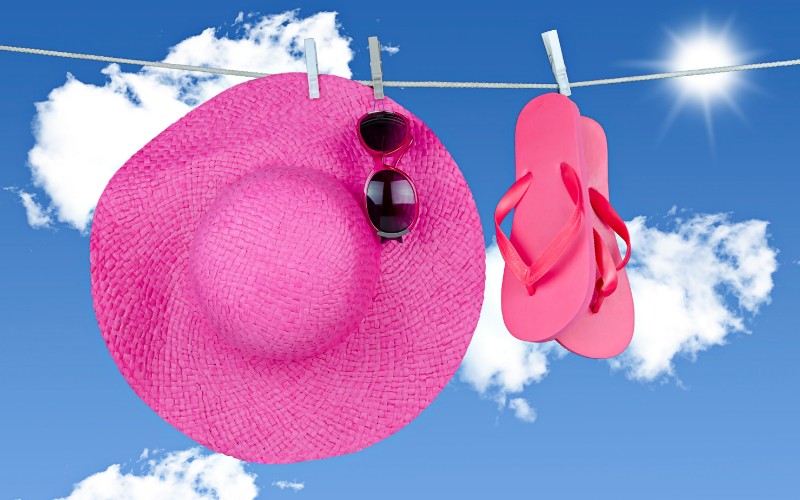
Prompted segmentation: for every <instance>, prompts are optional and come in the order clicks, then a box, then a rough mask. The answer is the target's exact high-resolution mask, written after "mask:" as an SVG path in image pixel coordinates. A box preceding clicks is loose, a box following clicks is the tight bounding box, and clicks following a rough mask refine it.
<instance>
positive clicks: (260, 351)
mask: <svg viewBox="0 0 800 500" xmlns="http://www.w3.org/2000/svg"><path fill="white" fill-rule="evenodd" d="M379 259H380V244H379V243H378V241H377V238H376V236H375V234H374V233H373V232H372V231H371V230H370V228H369V224H368V222H367V221H366V220H365V216H364V213H363V210H361V207H360V206H359V204H358V202H357V201H356V198H355V197H354V196H353V195H352V194H351V193H350V192H349V191H348V190H347V189H346V188H345V187H344V186H343V185H342V183H341V182H339V181H338V180H337V179H336V178H335V177H333V176H331V175H328V174H325V173H321V172H318V171H316V170H313V169H308V168H301V167H270V168H263V169H259V170H256V171H254V172H252V173H250V174H248V175H246V176H244V177H242V178H241V179H240V180H239V181H238V182H236V183H235V184H233V185H231V186H228V187H227V188H226V189H224V190H222V191H221V192H220V194H219V195H218V197H217V198H216V200H215V201H214V202H213V203H212V205H211V207H210V208H209V210H208V211H207V212H206V214H204V216H203V217H202V218H201V220H200V224H199V226H198V228H197V230H196V232H195V236H194V241H193V243H192V248H191V253H190V261H189V265H190V270H191V271H190V272H191V279H192V285H193V288H194V291H195V293H196V295H197V298H198V302H199V304H200V305H201V307H202V308H203V312H204V316H205V318H206V319H207V320H208V321H210V323H211V324H212V325H213V327H214V330H216V332H217V333H218V334H219V335H220V337H221V339H223V341H225V342H228V343H230V344H231V345H234V346H236V347H237V348H238V349H239V350H240V351H241V352H242V353H244V354H246V355H252V356H258V357H263V358H267V359H273V360H278V361H293V360H299V359H305V358H308V357H311V356H314V355H317V354H320V353H322V352H324V351H326V350H328V349H331V348H333V347H334V346H336V345H337V344H338V343H340V342H342V340H344V339H345V338H346V337H347V336H348V335H349V334H350V333H352V332H353V331H355V330H356V329H357V328H358V325H359V323H360V322H361V320H362V319H363V317H364V316H365V315H366V313H367V312H368V309H369V307H370V305H371V303H372V298H373V293H374V289H375V285H376V282H377V278H378V273H379V265H380V262H379Z"/></svg>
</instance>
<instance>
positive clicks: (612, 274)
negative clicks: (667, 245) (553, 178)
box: [556, 117, 634, 358]
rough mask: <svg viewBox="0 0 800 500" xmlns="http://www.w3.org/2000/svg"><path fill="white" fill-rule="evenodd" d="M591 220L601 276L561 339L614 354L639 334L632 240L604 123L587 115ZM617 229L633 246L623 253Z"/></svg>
mask: <svg viewBox="0 0 800 500" xmlns="http://www.w3.org/2000/svg"><path fill="white" fill-rule="evenodd" d="M581 130H582V132H583V141H584V146H583V147H584V154H585V160H586V163H585V165H586V179H587V180H588V184H589V201H590V205H591V208H590V210H589V211H590V212H591V215H590V220H591V222H592V226H593V227H594V231H593V237H594V243H595V259H596V265H597V276H598V277H597V280H596V282H595V287H594V292H593V295H592V300H591V303H590V305H589V306H588V307H586V308H584V310H583V311H582V312H581V313H580V314H579V315H578V317H577V318H576V319H575V321H574V322H573V323H572V324H571V325H569V326H568V327H567V328H566V329H565V330H564V331H562V332H561V333H559V335H558V337H557V338H556V340H557V341H558V343H559V344H561V345H562V346H564V347H566V348H567V349H569V350H570V351H572V352H574V353H575V354H580V355H581V356H586V357H587V358H611V357H614V356H616V355H618V354H620V353H622V351H624V350H625V349H626V348H627V347H628V344H630V342H631V338H632V337H633V321H634V314H633V297H632V295H631V286H630V283H629V282H628V275H627V273H626V272H625V269H624V268H625V265H626V264H627V263H628V260H629V259H630V256H631V242H630V236H629V235H628V228H627V227H626V226H625V222H624V221H623V220H622V219H621V218H620V216H619V215H618V214H617V212H616V210H614V207H612V206H611V203H610V202H609V201H608V144H607V142H606V134H605V132H603V128H602V127H601V126H600V124H599V123H597V122H596V121H594V120H592V119H591V118H586V117H581ZM615 234H618V235H619V236H620V237H621V238H622V239H623V240H624V241H625V244H626V245H627V246H628V248H627V250H626V253H625V257H621V256H620V252H619V247H618V246H617V240H616V236H615Z"/></svg>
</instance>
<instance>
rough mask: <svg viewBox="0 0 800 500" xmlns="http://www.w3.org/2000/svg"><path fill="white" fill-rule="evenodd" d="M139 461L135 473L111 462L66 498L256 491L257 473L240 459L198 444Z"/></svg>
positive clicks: (200, 496) (238, 499)
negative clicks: (204, 449) (208, 452)
mask: <svg viewBox="0 0 800 500" xmlns="http://www.w3.org/2000/svg"><path fill="white" fill-rule="evenodd" d="M142 456H147V453H146V452H143V453H142ZM140 460H141V459H140ZM141 465H142V467H141V468H142V471H141V472H140V473H138V474H137V473H135V472H124V473H123V472H121V469H122V467H121V466H120V465H119V464H114V465H111V466H110V467H109V468H108V469H106V470H104V471H103V472H98V473H97V474H94V475H91V476H89V477H87V478H86V479H84V480H83V481H81V482H80V483H78V484H76V485H75V488H74V489H73V490H72V493H71V494H70V495H69V496H68V497H66V499H67V500H84V499H85V500H104V499H108V500H111V499H114V500H139V499H141V500H150V499H153V498H181V499H187V500H204V499H219V500H247V499H253V498H255V497H256V495H258V488H257V487H256V483H255V479H256V476H255V474H252V473H248V472H247V471H245V469H244V463H243V462H240V461H239V460H236V459H235V458H231V457H228V456H225V455H221V454H216V453H214V454H210V455H207V454H203V453H202V452H201V451H200V448H192V449H189V450H185V451H178V452H172V453H168V454H167V455H166V456H163V457H161V458H160V459H158V460H156V459H151V460H148V461H147V462H145V463H142V464H141Z"/></svg>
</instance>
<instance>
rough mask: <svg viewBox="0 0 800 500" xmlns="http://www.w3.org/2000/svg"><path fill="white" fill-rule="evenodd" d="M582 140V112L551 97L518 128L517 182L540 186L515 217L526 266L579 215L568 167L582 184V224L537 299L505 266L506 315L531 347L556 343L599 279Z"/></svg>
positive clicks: (531, 108) (514, 232)
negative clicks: (568, 185) (564, 167)
mask: <svg viewBox="0 0 800 500" xmlns="http://www.w3.org/2000/svg"><path fill="white" fill-rule="evenodd" d="M582 146H583V139H582V132H581V126H580V114H579V112H578V108H577V106H576V105H575V104H574V103H573V102H572V101H571V100H569V99H568V98H567V97H565V96H562V95H560V94H555V93H549V94H544V95H541V96H539V97H536V98H535V99H533V100H532V101H531V102H529V103H528V104H527V105H526V106H525V108H523V110H522V112H521V113H520V115H519V118H518V120H517V128H516V178H517V179H520V178H521V177H523V176H524V175H526V174H527V173H528V172H530V173H531V175H532V177H533V180H532V183H531V186H530V188H529V189H528V191H527V192H526V193H525V195H524V196H523V198H522V199H521V201H520V202H519V204H518V205H517V207H516V209H515V211H514V220H513V223H512V226H511V238H510V240H511V243H512V244H513V246H514V247H515V248H516V249H517V251H518V252H519V254H520V256H521V257H522V259H523V260H525V261H526V262H527V263H529V264H530V263H532V262H533V261H535V260H536V259H537V257H538V256H540V255H541V254H542V252H543V251H544V250H545V248H546V247H547V245H548V244H549V243H550V242H551V241H552V240H553V238H554V237H555V236H556V234H557V233H558V232H559V230H560V229H561V228H562V227H563V226H564V224H565V223H566V221H567V220H568V219H569V218H570V216H571V214H572V213H573V211H574V210H575V204H574V203H573V202H572V200H571V199H570V196H569V194H568V193H567V191H566V190H565V186H564V181H563V179H562V174H561V164H562V163H567V164H568V165H570V166H571V167H572V168H573V169H574V170H575V172H576V173H577V175H578V177H579V178H580V182H581V190H582V193H581V196H582V197H583V200H584V201H583V219H582V221H581V224H580V227H579V229H578V233H577V235H576V236H575V238H574V239H573V240H572V241H571V242H570V243H569V246H568V247H567V248H566V250H565V252H564V254H563V255H561V257H560V259H559V260H558V261H557V262H556V264H554V265H553V267H552V268H550V270H549V271H548V272H547V273H546V274H545V275H544V276H542V277H541V279H540V280H539V281H538V282H537V283H536V286H535V288H536V290H535V293H534V294H533V295H531V294H530V293H529V292H528V290H527V288H526V286H525V285H524V284H523V283H522V282H520V281H519V280H518V279H517V278H516V277H515V275H514V274H513V272H512V271H511V270H510V269H509V267H508V266H506V269H505V273H504V275H503V288H502V311H503V320H504V322H505V325H506V328H507V329H508V331H509V332H511V334H512V335H513V336H514V337H516V338H518V339H520V340H525V341H530V342H545V341H548V340H552V339H553V338H555V337H556V335H557V334H558V333H559V332H561V331H562V330H564V329H565V328H566V327H567V326H569V325H570V323H571V322H572V321H573V320H574V319H575V317H576V316H577V315H578V314H579V313H580V312H581V311H583V310H584V309H586V308H587V307H588V306H589V301H590V300H591V297H592V290H593V286H594V277H595V263H594V253H593V252H594V250H593V243H592V232H591V226H590V219H589V218H588V211H589V209H587V207H588V206H589V197H588V187H587V186H588V183H587V182H586V180H585V179H586V176H585V174H584V172H583V171H584V167H583V164H584V159H583V149H582Z"/></svg>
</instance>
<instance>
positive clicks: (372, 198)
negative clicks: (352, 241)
mask: <svg viewBox="0 0 800 500" xmlns="http://www.w3.org/2000/svg"><path fill="white" fill-rule="evenodd" d="M358 138H359V139H360V140H361V145H362V146H363V147H364V149H366V150H367V152H368V153H369V154H370V156H372V160H373V161H374V162H375V168H374V169H373V171H372V173H371V174H370V176H369V177H368V178H367V183H366V185H365V186H364V203H365V205H366V211H367V215H368V217H369V222H370V224H371V225H372V227H373V229H374V230H375V232H376V233H377V234H378V236H380V237H381V241H382V242H383V241H386V240H398V241H402V237H403V236H404V235H406V234H408V232H409V231H410V230H411V228H412V227H413V226H414V224H415V223H416V221H417V216H418V215H419V205H418V204H417V190H416V188H415V187H414V183H413V182H411V178H410V177H408V175H406V174H405V172H403V171H402V170H400V169H399V168H397V164H398V163H399V161H400V158H402V156H403V155H404V154H405V153H406V152H407V151H408V150H409V148H410V147H411V143H412V142H414V138H413V137H412V136H411V127H410V126H409V123H408V120H406V118H405V117H404V116H403V115H400V114H398V113H394V112H391V111H373V112H371V113H367V114H366V115H364V116H363V117H361V119H360V120H359V122H358ZM389 156H393V157H394V161H393V162H389V161H387V157H389Z"/></svg>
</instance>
